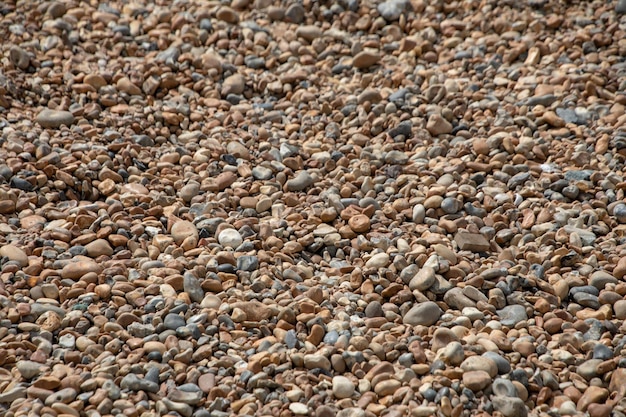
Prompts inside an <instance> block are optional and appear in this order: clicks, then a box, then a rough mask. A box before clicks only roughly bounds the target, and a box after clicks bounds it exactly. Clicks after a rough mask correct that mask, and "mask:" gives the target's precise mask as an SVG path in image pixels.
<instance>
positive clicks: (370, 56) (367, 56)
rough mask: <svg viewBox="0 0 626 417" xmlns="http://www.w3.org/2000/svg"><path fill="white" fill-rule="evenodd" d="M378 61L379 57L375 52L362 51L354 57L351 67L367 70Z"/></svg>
mask: <svg viewBox="0 0 626 417" xmlns="http://www.w3.org/2000/svg"><path fill="white" fill-rule="evenodd" d="M378 61H380V55H379V54H378V53H377V52H372V51H362V52H359V53H358V54H356V55H355V56H354V58H353V59H352V65H353V66H354V67H355V68H358V69H367V68H369V67H371V66H372V65H375V64H377V63H378Z"/></svg>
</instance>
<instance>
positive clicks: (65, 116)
mask: <svg viewBox="0 0 626 417" xmlns="http://www.w3.org/2000/svg"><path fill="white" fill-rule="evenodd" d="M35 121H36V122H37V123H39V124H40V125H41V127H44V128H52V129H56V128H59V127H61V126H63V125H65V126H71V125H72V124H73V123H74V115H72V113H70V112H69V111H64V110H52V109H44V110H42V111H41V112H40V113H39V114H38V115H37V117H36V118H35Z"/></svg>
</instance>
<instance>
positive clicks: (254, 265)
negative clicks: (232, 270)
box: [237, 255, 259, 272]
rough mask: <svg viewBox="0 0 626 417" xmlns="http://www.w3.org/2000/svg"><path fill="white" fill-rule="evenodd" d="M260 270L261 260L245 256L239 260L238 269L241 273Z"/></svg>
mask: <svg viewBox="0 0 626 417" xmlns="http://www.w3.org/2000/svg"><path fill="white" fill-rule="evenodd" d="M258 268H259V258H257V257H256V256H253V255H243V256H240V257H239V258H237V269H238V270H240V271H249V272H251V271H256V270H257V269H258Z"/></svg>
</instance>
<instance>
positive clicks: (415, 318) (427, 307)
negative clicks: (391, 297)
mask: <svg viewBox="0 0 626 417" xmlns="http://www.w3.org/2000/svg"><path fill="white" fill-rule="evenodd" d="M442 314H443V311H442V310H441V309H440V308H439V306H438V305H437V304H436V303H434V302H432V301H425V302H423V303H419V304H417V305H415V306H414V307H413V308H411V309H410V310H409V311H407V313H406V314H405V315H404V317H402V321H403V323H404V324H406V325H409V326H418V325H422V326H432V325H433V324H435V323H436V322H437V320H439V318H440V317H441V315H442Z"/></svg>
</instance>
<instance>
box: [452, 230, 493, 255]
mask: <svg viewBox="0 0 626 417" xmlns="http://www.w3.org/2000/svg"><path fill="white" fill-rule="evenodd" d="M454 241H455V242H456V244H457V246H458V247H459V249H460V250H467V251H470V252H487V251H489V248H490V247H491V245H490V244H489V241H487V239H486V238H485V236H483V235H482V234H480V233H464V232H459V233H457V234H456V236H454Z"/></svg>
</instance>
